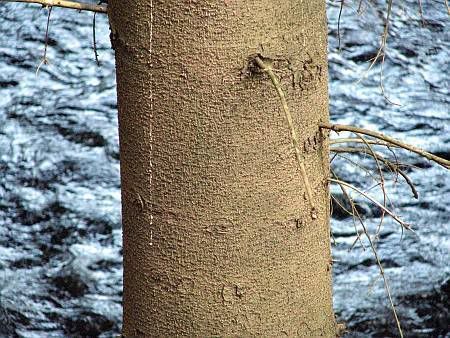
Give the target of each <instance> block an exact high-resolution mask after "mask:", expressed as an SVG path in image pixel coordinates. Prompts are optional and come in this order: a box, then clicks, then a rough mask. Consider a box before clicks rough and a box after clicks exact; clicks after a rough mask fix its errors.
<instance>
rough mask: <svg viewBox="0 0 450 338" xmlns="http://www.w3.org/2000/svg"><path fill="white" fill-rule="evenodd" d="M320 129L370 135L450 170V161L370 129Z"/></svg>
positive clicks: (330, 126) (336, 126)
mask: <svg viewBox="0 0 450 338" xmlns="http://www.w3.org/2000/svg"><path fill="white" fill-rule="evenodd" d="M319 128H321V129H330V130H333V131H335V132H340V131H351V132H353V133H360V134H364V135H368V136H372V137H375V138H377V139H379V140H383V141H385V142H388V143H391V144H393V145H396V146H398V147H400V148H403V149H406V150H409V151H411V152H413V153H416V154H418V155H420V156H422V157H425V158H426V159H428V160H430V161H433V162H436V163H437V164H439V165H441V166H443V167H444V168H446V169H450V161H449V160H446V159H444V158H442V157H439V156H436V155H433V154H431V153H429V152H427V151H425V150H423V149H420V148H418V147H415V146H413V145H410V144H407V143H404V142H402V141H399V140H397V139H395V138H392V137H389V136H386V135H384V134H382V133H379V132H376V131H372V130H368V129H363V128H358V127H354V126H347V125H343V124H330V123H320V124H319Z"/></svg>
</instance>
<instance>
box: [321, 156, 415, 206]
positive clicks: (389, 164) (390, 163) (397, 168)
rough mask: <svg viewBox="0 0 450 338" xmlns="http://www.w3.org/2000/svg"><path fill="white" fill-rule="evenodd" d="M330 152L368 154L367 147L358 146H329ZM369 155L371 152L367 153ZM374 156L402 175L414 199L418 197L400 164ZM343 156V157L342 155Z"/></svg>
mask: <svg viewBox="0 0 450 338" xmlns="http://www.w3.org/2000/svg"><path fill="white" fill-rule="evenodd" d="M330 151H331V152H334V153H337V154H340V153H364V154H368V151H367V149H365V148H359V147H331V148H330ZM369 155H371V154H369ZM339 156H340V157H343V156H342V155H339ZM376 156H377V158H378V159H379V160H381V161H382V162H383V163H384V165H385V166H387V167H388V168H389V169H391V170H392V171H393V172H395V173H396V174H399V175H400V176H402V177H403V178H404V179H405V181H406V183H407V184H408V185H409V187H410V188H411V192H412V194H413V196H414V198H415V199H418V198H419V193H418V192H417V190H416V187H415V186H414V183H413V182H412V181H411V179H410V178H409V176H408V175H406V173H405V172H404V171H403V170H401V169H400V164H399V163H398V162H397V163H396V164H394V163H392V162H391V161H389V160H387V159H385V158H384V157H382V156H381V155H380V154H378V153H376ZM344 158H345V157H344Z"/></svg>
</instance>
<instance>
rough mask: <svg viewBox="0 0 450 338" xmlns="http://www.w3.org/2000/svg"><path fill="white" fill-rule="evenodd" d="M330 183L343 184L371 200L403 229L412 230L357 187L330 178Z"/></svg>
mask: <svg viewBox="0 0 450 338" xmlns="http://www.w3.org/2000/svg"><path fill="white" fill-rule="evenodd" d="M328 180H329V181H330V182H333V183H337V184H342V185H344V186H346V187H348V188H350V189H352V190H354V191H356V192H357V193H359V194H361V195H362V196H364V197H365V198H367V199H368V200H370V201H371V202H372V203H374V204H375V205H376V206H378V207H379V208H380V209H382V210H384V211H385V212H386V213H387V214H388V215H389V216H391V217H392V218H393V219H394V220H395V221H396V222H397V223H399V224H400V225H401V226H402V227H404V228H406V229H408V230H411V231H413V230H412V229H411V226H410V225H409V224H407V223H405V222H404V221H402V220H401V219H400V218H399V217H398V216H397V215H395V214H394V213H393V212H392V211H391V210H389V209H388V208H385V207H384V206H383V204H381V203H380V202H378V201H377V200H376V199H375V198H373V197H372V196H370V195H369V194H367V193H365V192H364V191H362V190H360V189H358V188H357V187H355V186H354V185H352V184H350V183H347V182H344V181H341V180H336V179H334V178H329V179H328Z"/></svg>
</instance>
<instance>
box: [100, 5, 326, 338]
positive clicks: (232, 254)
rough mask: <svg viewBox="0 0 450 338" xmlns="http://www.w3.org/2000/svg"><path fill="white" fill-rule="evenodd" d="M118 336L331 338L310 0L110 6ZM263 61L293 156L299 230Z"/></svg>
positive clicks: (316, 44)
mask: <svg viewBox="0 0 450 338" xmlns="http://www.w3.org/2000/svg"><path fill="white" fill-rule="evenodd" d="M108 11H109V16H110V22H111V29H112V35H111V36H112V40H113V46H114V47H115V50H116V66H117V89H118V102H119V126H120V151H121V155H120V156H121V176H122V203H123V234H124V238H123V245H124V328H123V332H124V335H125V337H150V336H152V337H153V336H155V337H156V336H166V337H169V336H192V337H193V336H213V335H218V336H265V337H270V336H272V337H277V336H281V335H287V336H303V337H315V336H320V335H322V336H325V337H334V335H335V321H334V315H333V311H332V290H331V271H330V259H331V256H330V245H329V208H328V184H327V178H328V170H329V169H328V145H327V144H326V142H325V141H324V140H323V139H322V137H321V136H320V134H319V128H318V124H319V123H326V122H328V99H327V63H326V17H325V2H324V1H322V0H314V1H299V0H280V1H273V0H260V1H247V0H221V1H219V0H214V1H212V0H204V1H188V0H186V1H179V0H176V1H175V0H160V1H157V0H111V1H110V4H109V5H108ZM255 55H261V56H262V57H263V58H264V60H266V61H268V62H269V63H271V64H272V66H273V68H274V70H275V73H276V75H277V76H278V77H279V78H280V79H281V85H282V86H283V90H284V92H285V94H286V97H287V102H288V104H289V106H290V109H291V111H292V114H293V120H294V125H295V126H296V128H297V132H298V135H299V138H300V144H301V145H302V146H303V149H302V152H303V153H302V156H303V160H304V165H305V167H306V171H307V174H308V179H309V182H310V184H311V187H312V192H313V203H314V205H315V208H316V213H317V216H318V217H317V219H315V220H313V219H312V218H311V213H310V205H309V203H308V200H307V199H306V198H305V187H304V186H303V184H302V180H301V178H300V172H299V168H298V164H297V162H296V159H295V154H294V151H293V149H292V140H291V139H290V131H289V126H288V125H287V123H286V121H285V117H284V114H283V110H282V107H281V104H280V101H279V98H278V96H277V92H276V91H275V89H274V87H273V85H272V83H271V81H270V80H269V78H268V76H267V74H265V73H263V72H261V71H260V69H258V67H257V66H256V65H255V63H254V62H252V58H254V56H255Z"/></svg>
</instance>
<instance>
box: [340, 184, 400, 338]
mask: <svg viewBox="0 0 450 338" xmlns="http://www.w3.org/2000/svg"><path fill="white" fill-rule="evenodd" d="M334 181H335V182H336V183H337V184H338V185H339V187H340V188H341V190H342V192H343V193H344V195H345V196H346V198H347V199H348V201H349V202H350V204H351V205H352V210H353V211H354V213H355V216H357V218H358V220H359V222H360V223H361V226H362V228H363V232H364V234H365V235H366V237H367V240H368V241H369V244H370V248H371V249H372V253H373V255H374V257H375V260H376V262H377V265H378V269H379V270H380V275H381V277H382V278H383V281H384V288H385V290H386V293H387V295H388V299H389V303H390V304H391V308H392V313H393V315H394V319H395V322H396V324H397V329H398V333H399V335H400V338H403V337H404V336H403V330H402V327H401V325H400V320H399V318H398V315H397V310H396V308H395V305H394V301H393V299H392V295H391V289H390V287H389V282H388V280H387V277H386V275H385V273H384V269H383V265H382V264H381V259H380V257H379V255H378V252H377V249H376V248H375V244H374V242H373V240H372V238H371V237H370V234H369V231H368V229H367V227H366V225H365V224H364V222H363V220H362V218H361V215H360V214H359V212H358V209H356V208H355V204H354V202H353V199H352V198H351V196H350V194H349V193H348V192H347V189H345V186H347V187H349V188H351V189H353V188H354V187H353V186H352V185H350V184H347V183H346V182H343V181H340V180H337V179H336V180H334Z"/></svg>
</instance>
